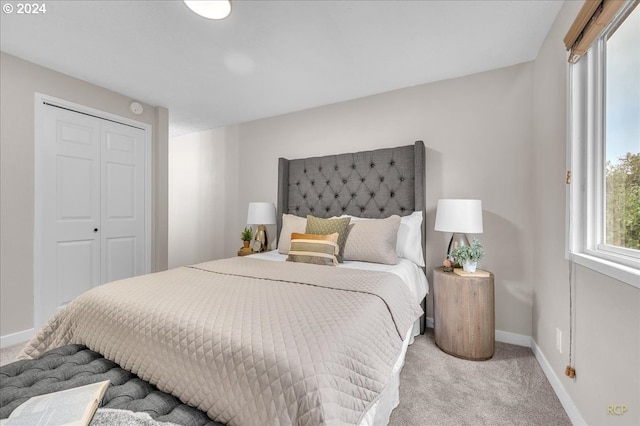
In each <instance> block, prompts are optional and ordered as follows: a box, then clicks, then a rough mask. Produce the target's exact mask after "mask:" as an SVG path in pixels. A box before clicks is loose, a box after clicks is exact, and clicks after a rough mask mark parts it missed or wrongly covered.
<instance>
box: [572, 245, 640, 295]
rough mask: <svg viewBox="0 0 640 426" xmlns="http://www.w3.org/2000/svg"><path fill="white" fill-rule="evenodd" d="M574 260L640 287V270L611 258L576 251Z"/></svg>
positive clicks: (632, 285)
mask: <svg viewBox="0 0 640 426" xmlns="http://www.w3.org/2000/svg"><path fill="white" fill-rule="evenodd" d="M569 256H571V254H569ZM573 261H574V262H575V263H577V264H578V265H581V266H584V267H585V268H589V269H592V270H594V271H596V272H599V273H601V274H604V275H607V276H609V277H611V278H613V279H616V280H618V281H622V282H623V283H625V284H628V285H630V286H631V287H635V288H638V289H640V270H638V269H635V268H632V267H629V266H625V265H620V264H618V263H615V262H611V261H609V260H605V259H601V258H599V257H596V256H590V255H588V254H585V253H574V254H573Z"/></svg>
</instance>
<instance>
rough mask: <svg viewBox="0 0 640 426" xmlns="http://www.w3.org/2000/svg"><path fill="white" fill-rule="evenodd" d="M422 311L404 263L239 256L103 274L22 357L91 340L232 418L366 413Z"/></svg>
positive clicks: (286, 419)
mask: <svg viewBox="0 0 640 426" xmlns="http://www.w3.org/2000/svg"><path fill="white" fill-rule="evenodd" d="M420 314H421V310H420V309H419V307H418V305H417V304H415V302H414V301H413V300H412V297H411V295H410V294H409V291H408V290H407V289H406V286H405V285H404V284H403V283H402V281H401V280H400V279H399V278H398V277H396V276H395V275H393V274H389V273H386V272H374V271H358V270H353V269H343V268H335V267H328V266H317V265H307V264H298V263H290V262H272V261H267V260H259V259H251V258H246V257H244V258H233V259H224V260H218V261H212V262H206V263H202V264H199V265H194V266H191V267H183V268H177V269H173V270H169V271H165V272H160V273H156V274H149V275H144V276H140V277H135V278H130V279H126V280H122V281H116V282H113V283H109V284H105V285H102V286H99V287H97V288H95V289H93V290H91V291H89V292H87V293H85V294H83V295H82V296H80V297H78V298H77V299H75V300H74V301H73V302H71V303H70V304H69V305H67V307H65V308H64V309H62V310H61V311H59V312H58V313H57V314H56V315H55V316H54V317H52V318H51V320H50V321H49V322H48V323H47V324H46V325H45V326H44V327H43V329H42V330H40V332H39V333H38V335H37V336H36V337H35V338H34V339H33V340H32V341H31V342H30V343H29V344H28V345H27V347H26V348H25V349H24V351H23V354H22V357H27V358H28V357H37V356H39V355H40V354H42V353H43V352H45V351H47V350H49V349H51V348H55V347H58V346H62V345H65V344H70V343H80V344H84V345H86V346H88V347H89V348H90V349H92V350H94V351H97V352H99V353H101V354H103V355H104V356H105V357H106V358H108V359H110V360H113V361H115V362H116V363H118V364H119V365H121V366H122V367H123V368H125V369H127V370H129V371H131V372H133V373H135V374H137V375H138V376H139V377H141V378H142V379H144V380H147V381H149V382H150V383H152V384H154V385H156V386H157V387H158V388H159V389H160V390H162V391H164V392H168V393H171V394H173V395H175V396H177V397H179V398H180V399H181V400H182V401H184V402H185V403H187V404H189V405H192V406H194V407H197V408H199V409H201V410H203V411H205V412H207V414H208V415H209V416H210V417H211V418H212V419H214V420H217V421H220V422H224V423H227V424H229V425H323V424H326V425H337V424H357V423H359V421H360V420H361V417H362V415H363V413H364V412H365V411H366V410H367V409H368V407H369V406H370V405H371V404H372V403H373V402H374V401H375V400H376V398H377V397H378V396H379V395H380V392H381V391H382V390H383V389H384V388H385V386H386V385H387V380H388V377H389V376H390V374H391V370H392V367H393V364H394V362H395V361H396V359H397V357H398V355H399V354H400V351H401V346H402V338H403V337H404V334H405V333H406V332H407V331H408V330H409V328H410V327H411V325H412V323H413V322H414V321H415V319H416V318H418V316H419V315H420Z"/></svg>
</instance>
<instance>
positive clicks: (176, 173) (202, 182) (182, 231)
mask: <svg viewBox="0 0 640 426" xmlns="http://www.w3.org/2000/svg"><path fill="white" fill-rule="evenodd" d="M233 134H234V128H233V127H228V128H220V129H214V130H208V131H205V132H201V133H195V134H191V135H186V136H180V137H175V138H171V139H170V140H169V177H170V179H169V205H170V207H171V208H170V210H169V268H174V267H177V266H184V265H189V264H193V263H198V262H204V261H206V260H211V259H219V258H222V257H228V256H230V255H231V252H230V250H229V247H226V246H225V243H224V242H225V241H226V238H227V235H226V234H227V233H228V232H230V231H231V230H230V229H229V227H227V226H225V224H226V223H228V222H229V218H228V217H227V214H228V213H231V212H232V209H228V208H226V206H227V205H228V204H229V203H234V201H233V200H235V199H236V194H235V192H236V191H234V182H236V183H237V179H238V175H239V174H240V173H242V170H240V169H239V168H238V162H237V159H236V156H237V143H235V141H234V140H233ZM245 214H246V213H245ZM231 233H232V234H234V235H235V234H236V232H235V230H233V231H232V232H231ZM235 236H236V237H238V238H237V240H238V244H237V245H238V247H237V248H240V246H241V245H242V244H241V243H240V238H239V232H238V235H235Z"/></svg>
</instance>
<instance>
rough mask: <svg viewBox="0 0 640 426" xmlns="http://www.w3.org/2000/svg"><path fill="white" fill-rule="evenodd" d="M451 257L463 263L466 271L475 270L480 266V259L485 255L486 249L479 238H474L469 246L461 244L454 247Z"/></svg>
mask: <svg viewBox="0 0 640 426" xmlns="http://www.w3.org/2000/svg"><path fill="white" fill-rule="evenodd" d="M451 257H453V258H454V259H455V260H456V262H458V263H459V264H461V265H462V269H464V270H465V272H471V273H473V272H475V271H476V266H478V261H479V260H480V259H482V258H483V257H484V249H483V248H482V245H481V244H480V241H478V239H477V238H474V239H473V241H472V242H471V245H469V246H459V247H456V248H454V249H453V250H452V251H451Z"/></svg>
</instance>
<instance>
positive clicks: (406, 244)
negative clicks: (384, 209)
mask: <svg viewBox="0 0 640 426" xmlns="http://www.w3.org/2000/svg"><path fill="white" fill-rule="evenodd" d="M340 217H350V218H351V223H352V224H354V223H356V222H361V221H369V220H374V219H368V218H364V217H357V216H348V215H344V216H340ZM421 237H422V212H421V211H418V212H413V213H411V214H410V215H409V216H402V217H401V218H400V228H398V242H397V243H396V253H397V254H398V257H402V258H403V259H407V260H410V261H412V262H413V263H415V264H416V265H418V266H421V267H424V266H425V263H424V256H423V254H422V240H421Z"/></svg>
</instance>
